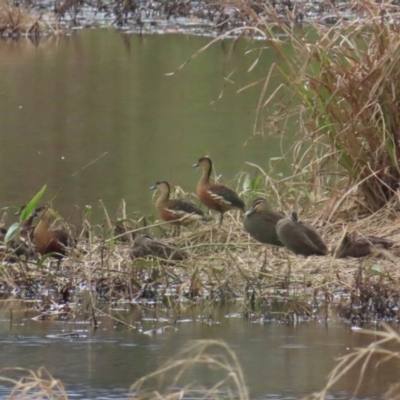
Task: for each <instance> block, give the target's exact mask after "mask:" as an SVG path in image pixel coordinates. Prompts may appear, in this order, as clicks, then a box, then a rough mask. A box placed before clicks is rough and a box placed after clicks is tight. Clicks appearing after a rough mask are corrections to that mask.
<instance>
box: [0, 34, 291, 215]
mask: <svg viewBox="0 0 400 400" xmlns="http://www.w3.org/2000/svg"><path fill="white" fill-rule="evenodd" d="M209 41H210V39H209V38H202V37H191V36H184V35H152V36H138V35H124V34H119V33H118V32H116V31H115V30H113V29H110V30H106V29H103V30H85V31H81V32H78V33H76V34H74V35H72V36H70V37H60V38H51V39H50V38H49V39H44V40H42V41H41V42H40V43H39V45H38V46H37V47H35V46H34V45H33V44H32V43H31V42H30V41H29V40H20V41H17V42H12V41H11V42H10V41H4V40H2V41H0V55H1V57H0V59H1V61H0V109H1V110H2V118H1V121H0V140H1V143H2V146H1V148H0V167H1V170H2V171H3V173H2V201H1V206H2V207H5V206H9V205H21V204H24V203H26V202H27V201H28V200H29V199H30V198H32V196H33V195H34V194H35V193H36V192H37V191H38V190H39V189H40V188H41V187H42V186H43V185H44V184H45V183H46V184H47V185H48V189H47V193H46V196H45V200H50V199H52V198H53V196H54V195H56V194H57V193H58V192H59V190H60V189H62V191H61V192H60V193H59V194H58V196H57V198H56V200H55V201H54V202H53V205H54V207H55V208H56V209H57V210H58V211H60V212H61V213H62V214H64V216H65V217H69V215H70V214H71V213H72V211H73V209H74V205H78V206H83V205H85V204H90V205H92V206H93V207H94V208H95V209H98V207H99V205H98V199H103V201H104V202H105V205H106V207H107V209H108V210H109V212H110V213H111V215H113V213H114V212H115V211H116V209H117V206H118V205H119V203H120V201H121V199H122V198H124V199H125V200H126V202H127V210H128V212H129V213H132V212H135V211H138V212H140V213H145V214H146V213H153V212H154V209H153V205H152V193H150V192H149V190H148V188H149V186H151V185H152V184H154V182H155V181H157V180H168V181H170V183H171V184H173V185H179V186H181V187H182V188H183V189H184V190H185V191H188V192H191V191H192V192H193V191H195V188H196V183H197V181H198V179H199V173H200V172H199V171H196V170H194V169H192V168H191V166H192V164H193V163H195V162H196V161H197V160H198V158H199V157H201V156H203V155H206V154H208V155H210V156H211V157H212V158H213V159H214V161H215V164H216V169H217V173H218V174H221V175H222V176H223V178H224V179H225V180H227V181H231V180H233V179H235V177H236V176H237V174H238V173H239V172H240V171H242V170H245V171H247V172H249V173H251V174H252V176H254V175H255V172H256V171H255V169H254V168H253V167H250V166H247V165H246V164H245V163H246V162H252V163H255V164H258V165H260V166H261V167H263V168H267V167H268V165H269V158H270V157H276V156H279V155H280V154H281V150H280V147H281V142H280V139H279V138H272V137H269V138H268V140H266V139H263V138H261V137H260V136H257V137H254V138H253V139H251V140H249V139H250V138H251V136H252V134H253V132H254V130H253V128H254V124H255V119H256V112H255V110H256V107H257V103H258V101H259V93H260V88H259V87H258V88H251V89H248V90H246V91H244V92H242V93H240V94H237V93H236V92H237V91H238V90H239V89H240V88H242V87H243V86H245V85H246V84H249V83H250V82H252V81H255V80H257V79H260V78H262V77H264V78H265V76H266V75H267V71H268V70H269V67H270V65H271V63H272V62H274V61H275V54H274V53H273V52H271V51H266V52H265V53H264V55H263V57H262V58H261V59H260V61H259V64H258V65H257V66H256V67H255V68H254V70H253V72H252V73H251V74H249V73H247V69H248V68H249V67H250V66H251V65H252V64H253V63H254V61H255V59H256V58H257V57H258V52H257V51H256V52H254V51H253V52H251V53H250V54H248V55H246V56H244V52H245V51H246V50H250V49H252V48H254V47H256V46H264V45H265V44H264V43H260V44H258V43H252V42H250V41H245V40H243V41H240V42H238V43H236V44H235V45H234V46H232V42H231V41H225V42H223V43H218V44H215V45H214V46H212V47H211V48H210V49H209V50H207V51H206V52H204V53H202V54H201V55H199V57H198V58H197V59H196V60H194V61H192V62H190V63H189V64H188V65H187V66H186V67H185V68H183V69H182V70H180V71H179V72H177V73H176V74H175V75H173V76H168V75H167V74H168V73H170V72H173V71H177V70H178V68H179V66H180V65H181V64H182V63H184V62H185V61H187V60H188V59H189V58H190V57H191V56H192V55H193V54H194V53H195V52H196V51H197V50H199V49H200V48H201V47H203V46H205V45H206V44H207V43H209ZM232 70H235V74H234V75H232V76H231V77H229V78H227V79H226V80H225V79H224V77H228V76H229V75H230V73H231V71H232ZM275 81H276V82H275ZM278 84H279V80H277V79H274V84H273V85H272V87H271V90H273V88H274V87H277V85H278ZM220 96H222V97H221V98H220ZM289 130H290V129H289ZM291 135H292V132H290V131H288V137H289V139H290V136H291ZM248 140H249V141H248ZM246 142H247V144H246V145H245V143H246ZM105 153H106V155H104V156H103V157H101V156H102V155H103V154H105ZM98 157H101V158H100V159H99V160H97V161H96V162H94V163H93V164H92V165H90V166H88V167H87V168H85V169H83V168H84V167H85V166H87V165H88V164H90V163H91V162H93V161H94V160H96V159H97V158H98ZM82 169H83V170H82ZM232 185H233V186H234V187H236V185H237V182H233V183H232Z"/></svg>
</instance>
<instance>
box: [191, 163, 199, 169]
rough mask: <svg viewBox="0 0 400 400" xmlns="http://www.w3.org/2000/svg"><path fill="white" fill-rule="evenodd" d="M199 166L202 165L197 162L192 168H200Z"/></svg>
mask: <svg viewBox="0 0 400 400" xmlns="http://www.w3.org/2000/svg"><path fill="white" fill-rule="evenodd" d="M198 167H200V165H199V163H196V164H193V165H192V168H198Z"/></svg>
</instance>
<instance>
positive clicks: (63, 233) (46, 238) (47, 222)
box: [32, 205, 72, 266]
mask: <svg viewBox="0 0 400 400" xmlns="http://www.w3.org/2000/svg"><path fill="white" fill-rule="evenodd" d="M32 215H33V216H34V217H38V218H39V222H38V223H37V225H36V227H35V229H34V231H33V243H34V244H35V246H36V249H37V251H38V252H39V253H40V254H41V255H42V256H43V255H46V254H52V256H53V257H54V258H56V259H57V260H58V266H59V265H60V263H61V260H62V258H63V257H64V256H65V255H66V252H67V247H68V246H69V245H71V244H72V240H71V237H70V234H69V232H68V230H67V229H65V228H64V227H57V228H55V227H54V223H55V220H54V217H53V212H52V210H51V208H50V206H49V205H46V206H44V207H39V208H37V209H36V210H35V211H34V212H33V214H32Z"/></svg>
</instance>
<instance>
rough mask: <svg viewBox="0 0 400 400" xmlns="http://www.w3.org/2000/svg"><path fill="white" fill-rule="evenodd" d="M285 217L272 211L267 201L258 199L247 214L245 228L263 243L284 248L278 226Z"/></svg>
mask: <svg viewBox="0 0 400 400" xmlns="http://www.w3.org/2000/svg"><path fill="white" fill-rule="evenodd" d="M283 218H285V215H284V214H282V213H280V212H278V211H274V210H271V209H270V208H269V206H268V203H267V201H266V200H265V199H260V198H257V199H255V200H254V201H253V204H252V206H251V208H250V210H248V211H247V212H246V214H245V217H244V220H243V227H244V229H245V231H246V232H248V233H249V234H250V236H252V237H253V238H254V239H256V240H257V241H259V242H261V243H265V244H272V245H274V246H283V244H282V242H281V241H280V240H279V238H278V234H277V233H276V224H277V222H278V221H280V220H281V219H283Z"/></svg>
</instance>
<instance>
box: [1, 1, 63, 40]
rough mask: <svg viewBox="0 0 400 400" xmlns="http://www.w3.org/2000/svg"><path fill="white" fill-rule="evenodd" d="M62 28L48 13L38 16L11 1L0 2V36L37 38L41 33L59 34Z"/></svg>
mask: <svg viewBox="0 0 400 400" xmlns="http://www.w3.org/2000/svg"><path fill="white" fill-rule="evenodd" d="M61 32H62V28H61V26H60V24H59V23H58V21H57V20H56V18H55V16H54V15H53V14H52V13H50V12H42V13H41V14H38V13H36V12H32V10H30V9H28V8H26V7H24V6H23V5H22V4H20V5H18V6H16V5H15V4H14V3H13V2H12V1H8V0H0V34H1V35H2V36H13V37H18V36H20V35H29V36H39V35H41V34H43V33H52V34H60V33H61Z"/></svg>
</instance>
